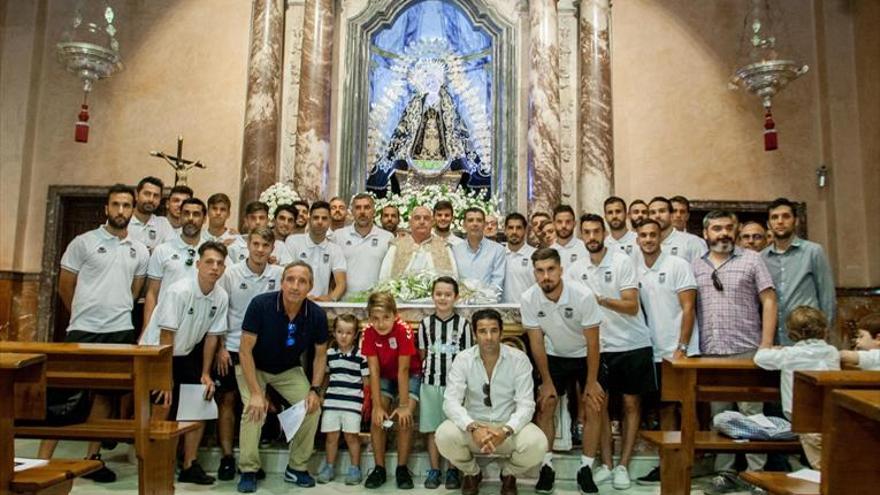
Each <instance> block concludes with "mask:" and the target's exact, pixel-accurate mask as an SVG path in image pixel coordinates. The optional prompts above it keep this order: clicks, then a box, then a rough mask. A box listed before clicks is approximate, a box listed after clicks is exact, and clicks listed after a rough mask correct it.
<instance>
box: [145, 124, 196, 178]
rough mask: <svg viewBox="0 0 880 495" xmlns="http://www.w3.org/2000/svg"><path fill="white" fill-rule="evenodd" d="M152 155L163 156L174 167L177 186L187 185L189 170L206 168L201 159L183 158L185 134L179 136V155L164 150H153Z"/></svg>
mask: <svg viewBox="0 0 880 495" xmlns="http://www.w3.org/2000/svg"><path fill="white" fill-rule="evenodd" d="M150 156H156V157H159V158H162V159H163V160H165V161H166V162H168V165H171V168H173V169H174V185H175V186H185V185H186V179H187V172H188V171H189V170H190V169H191V168H193V167H196V168H205V165H204V164H203V163H202V162H201V161H199V160H196V161H192V160H187V159H185V158H183V136H177V155H173V156H171V155H168V154H167V153H165V152H162V151H151V152H150Z"/></svg>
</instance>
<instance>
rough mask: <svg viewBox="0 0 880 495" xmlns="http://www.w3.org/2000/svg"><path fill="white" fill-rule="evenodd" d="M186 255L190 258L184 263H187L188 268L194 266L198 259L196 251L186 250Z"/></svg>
mask: <svg viewBox="0 0 880 495" xmlns="http://www.w3.org/2000/svg"><path fill="white" fill-rule="evenodd" d="M186 254H187V256H189V258H187V260H186V261H184V263H186V266H192V264H193V262H194V261H195V258H196V250H195V249H193V248H189V249H187V250H186Z"/></svg>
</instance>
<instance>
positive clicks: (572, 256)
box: [571, 253, 578, 263]
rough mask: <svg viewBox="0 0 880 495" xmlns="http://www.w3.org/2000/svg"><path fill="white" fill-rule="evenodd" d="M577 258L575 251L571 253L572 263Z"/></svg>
mask: <svg viewBox="0 0 880 495" xmlns="http://www.w3.org/2000/svg"><path fill="white" fill-rule="evenodd" d="M577 260H578V255H577V253H573V254H572V255H571V262H572V263H574V262H575V261H577Z"/></svg>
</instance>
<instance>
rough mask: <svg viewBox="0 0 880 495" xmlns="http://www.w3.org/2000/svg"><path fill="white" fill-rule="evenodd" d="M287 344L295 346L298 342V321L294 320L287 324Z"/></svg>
mask: <svg viewBox="0 0 880 495" xmlns="http://www.w3.org/2000/svg"><path fill="white" fill-rule="evenodd" d="M285 344H286V345H287V347H293V346H294V344H296V323H294V322H290V323H288V324H287V341H286V342H285Z"/></svg>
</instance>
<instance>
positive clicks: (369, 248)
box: [334, 224, 394, 296]
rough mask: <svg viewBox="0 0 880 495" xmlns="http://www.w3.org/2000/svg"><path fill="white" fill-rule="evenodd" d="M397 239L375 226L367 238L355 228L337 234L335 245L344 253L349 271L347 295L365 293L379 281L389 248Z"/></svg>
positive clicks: (347, 228)
mask: <svg viewBox="0 0 880 495" xmlns="http://www.w3.org/2000/svg"><path fill="white" fill-rule="evenodd" d="M393 240H394V236H393V235H392V234H391V233H390V232H388V231H387V230H384V229H381V228H379V227H377V226H375V225H373V226H372V228H371V229H370V232H369V233H368V234H367V235H366V236H361V235H360V234H358V232H357V230H355V228H354V225H353V224H352V225H349V226H347V227H343V228H341V229H339V230H337V231H336V232H334V242H335V243H336V245H337V246H339V247H340V248H341V249H342V253H343V255H344V256H345V265H346V267H347V271H346V274H345V280H346V282H345V295H346V296H349V295H352V294H355V293H357V292H361V291H365V290H368V289H370V288H372V287H373V286H374V285H376V282H378V281H379V270H380V269H381V268H382V260H384V259H385V255H386V254H387V253H388V245H389V243H390V242H391V241H393Z"/></svg>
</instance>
